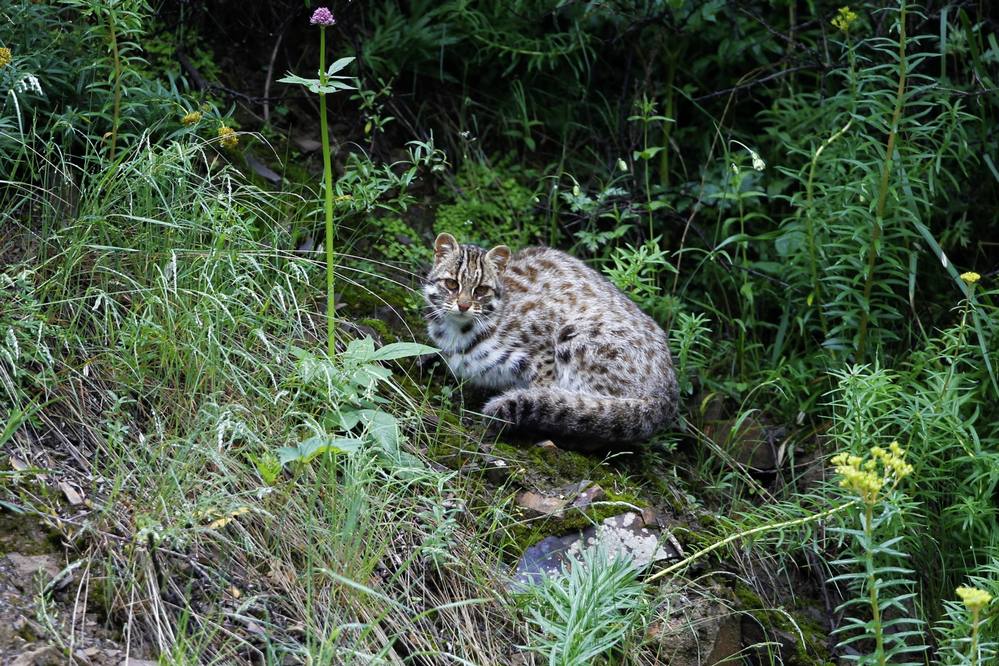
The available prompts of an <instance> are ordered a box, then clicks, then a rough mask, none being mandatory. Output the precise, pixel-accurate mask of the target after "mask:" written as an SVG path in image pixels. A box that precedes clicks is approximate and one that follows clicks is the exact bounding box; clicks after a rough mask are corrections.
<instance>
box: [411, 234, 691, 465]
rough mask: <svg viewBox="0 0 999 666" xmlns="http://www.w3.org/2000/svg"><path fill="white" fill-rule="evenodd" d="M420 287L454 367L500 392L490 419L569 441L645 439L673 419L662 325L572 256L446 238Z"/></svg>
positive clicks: (436, 338)
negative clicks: (485, 246)
mask: <svg viewBox="0 0 999 666" xmlns="http://www.w3.org/2000/svg"><path fill="white" fill-rule="evenodd" d="M423 294H424V297H425V298H426V301H427V304H428V308H427V310H426V319H427V328H428V332H429V336H430V338H431V340H432V341H433V342H434V344H435V345H436V346H437V347H438V348H439V349H440V350H441V354H442V355H443V357H444V359H445V360H446V361H447V364H448V366H449V367H450V368H451V370H452V372H453V373H454V374H455V375H456V376H457V377H458V378H460V379H464V380H466V381H468V382H470V383H471V384H472V385H473V386H477V387H481V388H485V389H491V390H494V391H499V394H498V395H496V396H495V397H493V398H492V399H490V400H489V401H488V402H487V403H486V405H485V407H484V408H483V411H484V413H485V414H486V415H487V416H489V417H493V418H494V419H497V420H498V421H500V422H507V423H509V424H511V425H512V427H514V428H515V429H517V430H523V431H530V432H533V433H539V434H544V435H548V436H550V437H558V438H564V439H560V440H559V442H560V443H563V442H565V444H564V445H566V446H570V447H572V448H597V447H601V446H605V445H606V444H608V443H614V442H631V441H637V440H643V439H647V438H649V437H651V436H652V435H653V434H654V433H655V432H657V431H658V430H660V429H662V428H663V427H664V426H666V425H668V424H669V423H670V422H672V421H673V420H674V419H675V418H676V413H677V403H678V392H677V383H676V374H675V372H674V369H673V359H672V356H671V355H670V350H669V344H668V342H669V340H668V337H667V335H666V332H665V331H664V330H663V329H662V328H660V327H659V325H658V324H656V322H655V321H653V319H652V318H651V317H649V316H648V315H646V314H645V313H644V312H642V311H641V310H640V309H639V308H638V306H637V305H635V304H634V303H633V302H632V301H631V300H630V299H629V298H628V297H627V296H625V295H624V294H623V293H621V291H619V290H618V289H617V287H615V286H614V285H613V284H612V283H611V282H610V281H609V280H607V279H606V278H605V277H603V276H602V275H601V274H600V273H598V272H597V271H595V270H593V269H592V268H590V267H589V266H587V265H586V264H584V263H583V262H582V261H580V260H579V259H576V258H575V257H572V256H570V255H568V254H566V253H564V252H561V251H559V250H555V249H552V248H547V247H527V248H524V249H522V250H520V251H519V252H517V253H515V254H511V252H510V249H509V248H508V247H507V246H505V245H500V246H498V247H494V248H492V249H491V250H489V251H486V250H485V249H484V248H481V247H478V246H476V245H467V244H459V243H458V241H457V240H456V239H455V237H454V236H452V235H451V234H447V233H443V234H440V235H439V236H438V237H437V240H436V241H435V242H434V265H433V268H431V270H430V272H429V274H428V275H427V278H426V281H425V284H424V286H423Z"/></svg>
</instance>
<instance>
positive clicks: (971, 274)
mask: <svg viewBox="0 0 999 666" xmlns="http://www.w3.org/2000/svg"><path fill="white" fill-rule="evenodd" d="M961 279H962V280H964V281H965V283H966V284H975V283H976V282H978V281H979V280H981V279H982V276H981V275H979V274H978V273H976V272H975V271H968V272H967V273H961Z"/></svg>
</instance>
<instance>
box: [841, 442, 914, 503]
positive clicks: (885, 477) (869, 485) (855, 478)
mask: <svg viewBox="0 0 999 666" xmlns="http://www.w3.org/2000/svg"><path fill="white" fill-rule="evenodd" d="M871 456H872V457H871V458H869V459H868V460H866V461H865V460H864V459H863V458H861V457H860V456H853V455H850V454H848V453H840V454H837V455H835V456H833V459H832V464H833V465H834V466H835V468H836V473H837V474H839V475H840V476H842V477H843V478H842V479H840V482H839V485H840V487H841V488H846V489H847V490H850V491H852V492H854V493H856V494H857V495H859V496H860V499H861V500H863V502H864V503H865V504H874V503H875V502H877V501H878V495H879V494H880V492H881V490H882V489H883V488H884V487H885V486H887V485H889V484H891V487H892V488H894V487H895V486H896V485H897V484H898V482H899V481H901V480H902V479H903V478H905V477H907V476H909V475H910V474H912V465H910V464H909V463H907V462H905V451H903V450H902V447H901V446H900V445H899V443H898V442H892V443H891V444H890V445H889V446H888V448H887V449H883V448H881V447H880V446H874V447H871Z"/></svg>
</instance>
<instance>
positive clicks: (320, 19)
mask: <svg viewBox="0 0 999 666" xmlns="http://www.w3.org/2000/svg"><path fill="white" fill-rule="evenodd" d="M309 23H311V24H312V25H318V26H319V78H318V79H303V78H302V77H300V76H295V75H294V74H288V75H287V76H285V77H283V78H281V79H278V81H279V82H280V83H293V84H296V85H300V86H304V87H305V88H307V89H308V90H309V91H311V92H314V93H316V94H317V95H319V125H320V128H321V130H322V135H323V182H324V187H325V190H326V193H325V195H326V199H325V202H326V240H325V244H326V351H327V353H328V354H329V356H333V354H335V353H336V299H335V298H334V294H335V287H336V284H335V279H334V274H333V260H334V258H335V254H334V252H333V242H334V240H335V229H334V227H333V165H332V163H331V160H330V128H329V124H328V122H327V119H326V95H327V94H328V93H334V92H337V91H339V90H354V86H353V85H351V84H349V83H347V79H349V78H350V77H348V76H344V75H337V72H339V71H340V70H342V69H344V68H345V67H346V66H347V65H349V64H350V63H351V62H352V61H353V60H354V58H340V59H339V60H334V61H333V64H332V65H330V67H329V69H326V28H327V27H329V26H331V25H335V24H336V20H335V19H334V18H333V13H332V12H331V11H330V10H329V9H327V8H326V7H319V8H317V9H316V11H315V12H313V14H312V18H311V19H310V20H309Z"/></svg>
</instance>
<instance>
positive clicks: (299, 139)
mask: <svg viewBox="0 0 999 666" xmlns="http://www.w3.org/2000/svg"><path fill="white" fill-rule="evenodd" d="M291 140H292V141H293V142H294V144H295V145H296V146H298V149H299V150H301V151H302V152H303V153H314V152H315V151H317V150H319V149H320V148H322V147H323V144H322V142H320V141H317V140H315V139H313V138H312V137H308V136H293V137H292V138H291Z"/></svg>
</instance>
